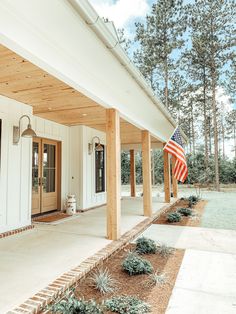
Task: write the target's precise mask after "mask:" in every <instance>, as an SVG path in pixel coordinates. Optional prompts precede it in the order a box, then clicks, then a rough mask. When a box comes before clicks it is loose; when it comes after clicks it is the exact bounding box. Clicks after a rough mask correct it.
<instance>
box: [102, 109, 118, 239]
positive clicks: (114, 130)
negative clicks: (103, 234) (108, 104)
mask: <svg viewBox="0 0 236 314" xmlns="http://www.w3.org/2000/svg"><path fill="white" fill-rule="evenodd" d="M106 139H107V168H106V171H107V238H108V239H110V240H117V239H119V237H120V216H121V201H120V189H121V169H120V167H121V166H120V154H121V148H120V117H119V113H118V112H117V110H115V109H107V110H106Z"/></svg>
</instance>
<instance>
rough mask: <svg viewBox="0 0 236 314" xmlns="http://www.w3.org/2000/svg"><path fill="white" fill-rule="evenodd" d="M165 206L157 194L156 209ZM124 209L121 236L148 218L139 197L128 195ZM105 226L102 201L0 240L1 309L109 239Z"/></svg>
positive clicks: (24, 297)
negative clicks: (82, 211) (95, 205)
mask: <svg viewBox="0 0 236 314" xmlns="http://www.w3.org/2000/svg"><path fill="white" fill-rule="evenodd" d="M173 201H174V200H172V202H173ZM163 206H165V203H164V200H163V199H161V198H160V197H159V198H158V199H157V198H155V197H154V198H153V210H154V212H155V213H157V212H158V211H159V210H160V209H161V208H163ZM121 213H122V215H121V235H123V234H125V233H126V232H127V231H129V230H131V229H132V228H134V227H135V226H136V225H137V224H139V223H140V222H142V221H144V220H145V218H146V217H144V216H143V215H142V213H143V208H142V199H141V198H138V197H137V198H133V199H132V200H131V199H130V198H129V197H124V198H123V200H122V201H121ZM105 228H106V207H105V206H102V207H99V208H96V209H93V210H91V211H87V212H85V213H81V214H80V215H79V216H78V217H73V218H72V219H70V220H67V221H64V222H61V223H58V224H48V225H47V224H36V225H35V228H34V229H33V230H30V231H26V232H23V233H20V234H18V235H15V236H11V237H6V238H4V239H1V241H0V251H1V260H0V276H1V279H2V285H1V288H0V309H1V312H2V313H6V312H7V311H10V310H12V309H13V308H14V307H17V306H19V305H20V304H22V303H23V302H24V301H25V300H27V299H29V298H31V297H33V296H34V295H35V294H36V293H38V292H39V291H41V290H42V289H44V288H46V287H47V286H48V285H49V284H51V283H52V282H54V281H55V280H56V279H57V278H58V277H60V276H61V275H62V274H64V273H65V272H68V271H69V270H71V269H74V268H75V267H77V266H78V265H79V264H81V262H83V261H84V260H86V259H87V258H88V257H90V256H92V255H94V254H96V253H97V252H98V251H99V250H101V249H103V248H104V247H105V246H106V245H107V244H109V243H111V240H108V239H106V238H105V237H104V229H105Z"/></svg>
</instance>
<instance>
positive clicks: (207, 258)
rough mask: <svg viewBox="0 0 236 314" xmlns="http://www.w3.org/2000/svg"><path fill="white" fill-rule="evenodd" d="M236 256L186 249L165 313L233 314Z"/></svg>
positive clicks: (235, 305) (235, 310)
mask: <svg viewBox="0 0 236 314" xmlns="http://www.w3.org/2000/svg"><path fill="white" fill-rule="evenodd" d="M235 270H236V255H235V254H225V253H217V252H207V251H200V250H187V251H186V253H185V256H184V259H183V263H182V266H181V269H180V271H179V274H178V277H177V280H176V283H175V287H174V290H173V292H172V296H171V299H170V301H169V305H168V308H167V311H166V314H235V313H236V289H235V287H236V272H235Z"/></svg>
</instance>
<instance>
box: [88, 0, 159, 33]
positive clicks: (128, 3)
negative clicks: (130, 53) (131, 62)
mask: <svg viewBox="0 0 236 314" xmlns="http://www.w3.org/2000/svg"><path fill="white" fill-rule="evenodd" d="M89 1H90V3H91V4H92V5H93V7H94V8H95V9H96V11H97V12H98V14H99V15H100V16H101V17H105V18H108V19H109V20H111V21H113V22H114V24H115V26H116V28H124V29H125V34H126V36H127V37H129V38H133V36H134V23H135V22H136V21H140V20H141V21H142V20H143V19H144V18H145V16H146V14H148V13H149V12H150V9H151V5H152V4H153V3H154V2H155V0H116V1H114V0H89Z"/></svg>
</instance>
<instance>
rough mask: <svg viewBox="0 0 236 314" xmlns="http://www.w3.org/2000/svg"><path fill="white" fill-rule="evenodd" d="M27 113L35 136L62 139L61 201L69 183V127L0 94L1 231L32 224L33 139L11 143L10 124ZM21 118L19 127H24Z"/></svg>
mask: <svg viewBox="0 0 236 314" xmlns="http://www.w3.org/2000/svg"><path fill="white" fill-rule="evenodd" d="M23 114H27V115H29V116H30V117H31V119H32V125H33V128H34V129H35V131H36V133H37V135H38V136H41V137H44V138H50V139H55V140H58V141H61V142H62V203H63V200H64V199H65V196H66V195H67V194H68V192H69V191H68V186H69V151H70V150H69V128H68V127H66V126H63V125H60V124H57V123H54V122H51V121H47V120H44V119H40V118H38V117H35V116H32V107H31V106H28V105H25V104H23V103H20V102H17V101H15V100H12V99H9V98H7V97H4V96H0V119H1V120H2V140H1V169H0V232H5V231H9V230H13V229H16V228H21V227H24V226H27V225H30V224H31V186H32V182H31V180H32V179H31V177H32V167H31V163H32V140H30V139H27V138H21V139H20V142H19V144H18V145H13V143H12V140H13V125H18V121H19V118H20V117H21V116H22V115H23ZM27 122H28V121H27V119H23V120H22V124H21V125H22V129H23V128H26V127H27Z"/></svg>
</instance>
